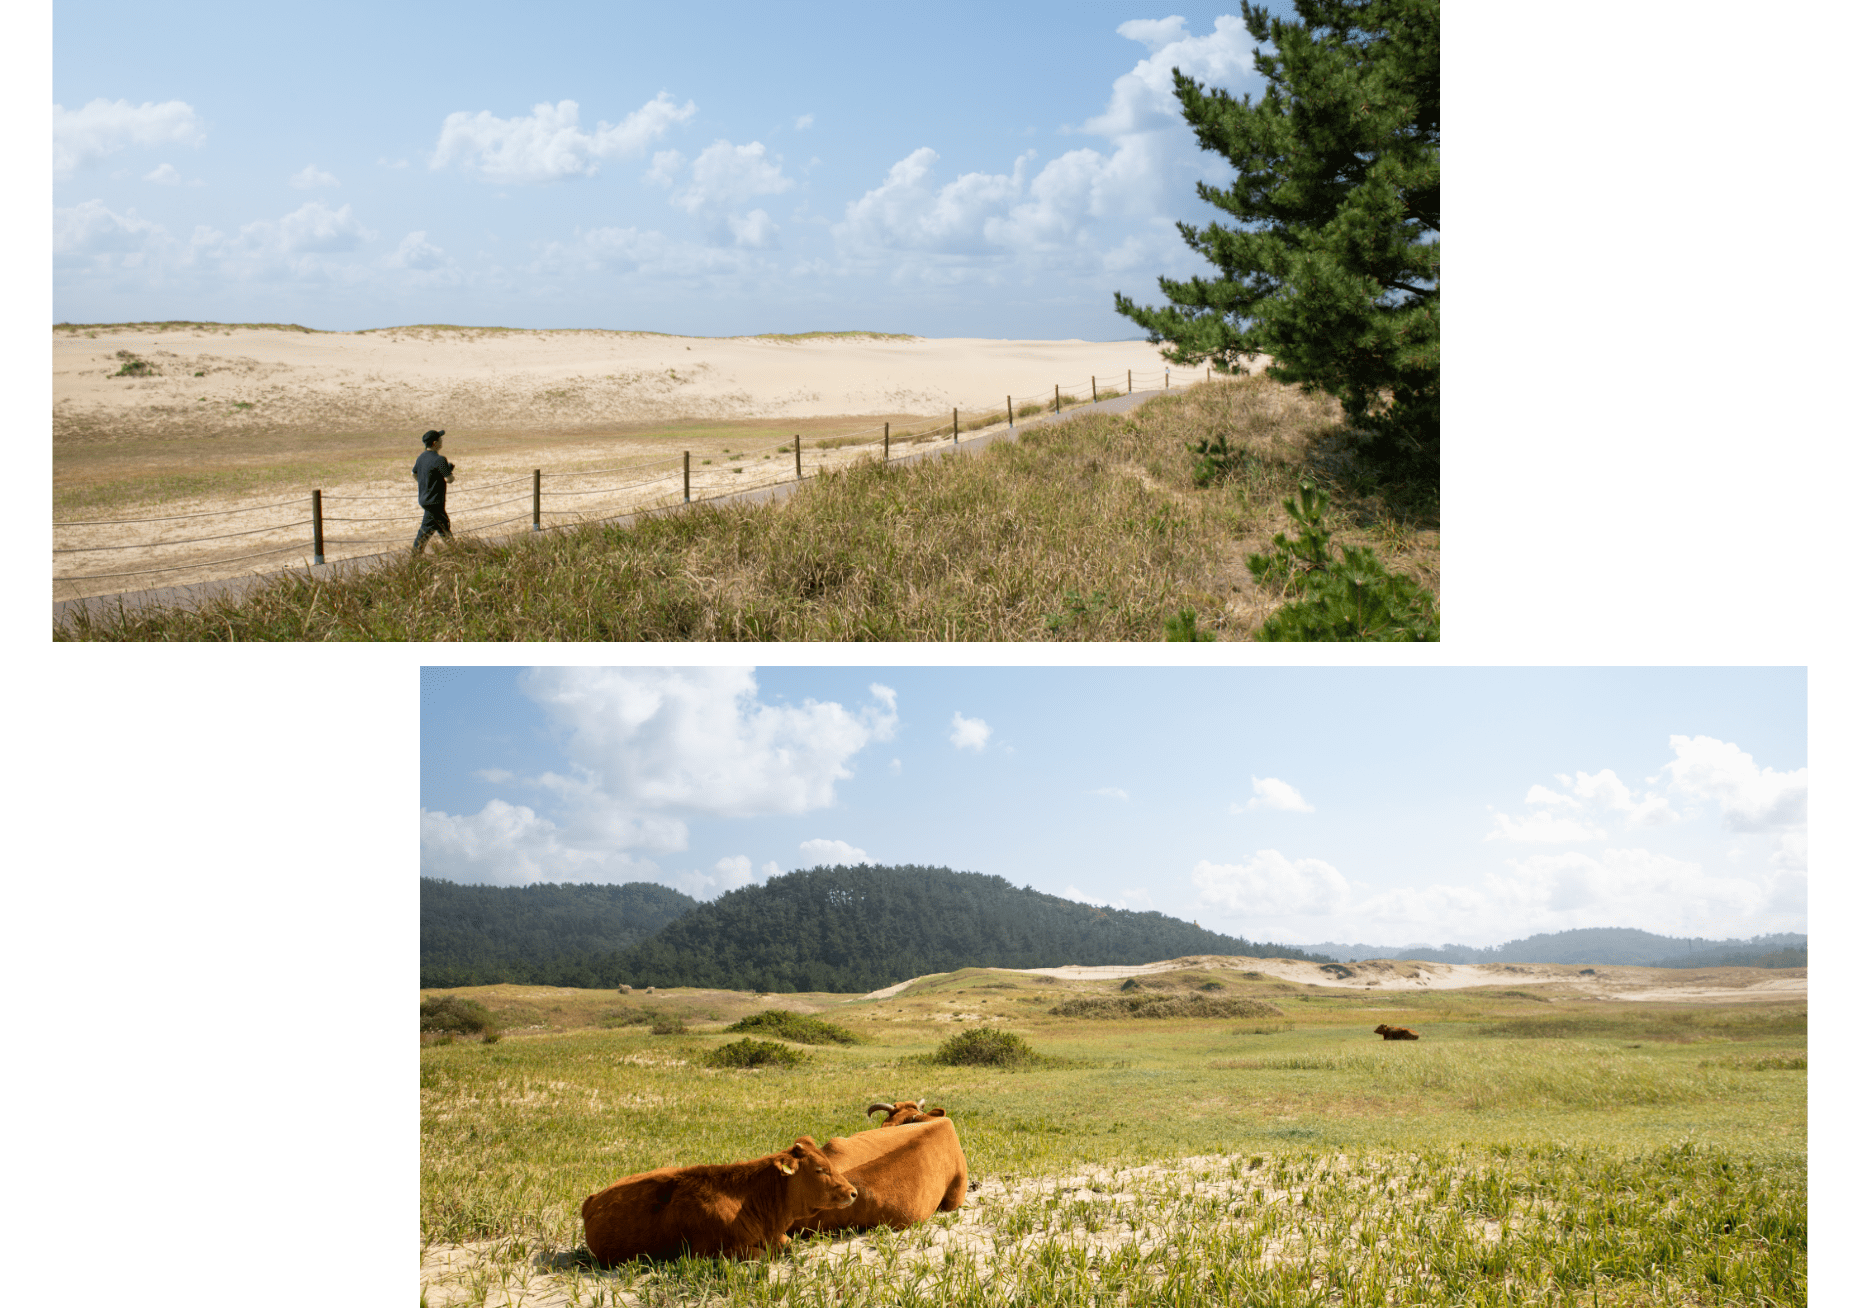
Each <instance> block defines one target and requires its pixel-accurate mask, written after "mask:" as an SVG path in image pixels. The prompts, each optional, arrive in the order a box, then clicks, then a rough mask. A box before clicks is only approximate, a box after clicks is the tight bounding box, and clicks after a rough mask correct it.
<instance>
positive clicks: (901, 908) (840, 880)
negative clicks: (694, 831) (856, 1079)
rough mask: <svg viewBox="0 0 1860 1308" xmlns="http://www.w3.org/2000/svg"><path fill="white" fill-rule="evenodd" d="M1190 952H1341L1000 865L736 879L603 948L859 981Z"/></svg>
mask: <svg viewBox="0 0 1860 1308" xmlns="http://www.w3.org/2000/svg"><path fill="white" fill-rule="evenodd" d="M1184 954H1251V955H1263V956H1268V957H1285V958H1301V959H1310V960H1313V961H1316V962H1332V961H1334V960H1332V959H1330V958H1327V957H1326V956H1324V955H1322V954H1313V953H1311V952H1309V951H1306V950H1302V949H1291V948H1287V947H1286V946H1284V945H1260V944H1254V943H1252V942H1251V941H1248V940H1243V939H1241V938H1239V937H1237V936H1226V935H1221V934H1220V933H1218V932H1214V931H1207V930H1203V929H1202V928H1201V927H1199V926H1196V925H1194V924H1192V923H1188V922H1184V921H1182V920H1181V919H1180V918H1173V917H1164V916H1163V915H1162V914H1161V913H1133V912H1129V911H1127V910H1124V909H1114V908H1095V907H1093V906H1092V905H1090V904H1080V903H1077V902H1075V901H1073V900H1070V899H1061V898H1060V897H1059V896H1057V895H1048V894H1042V893H1041V892H1039V891H1037V890H1034V889H1032V888H1031V887H1016V886H1012V885H1010V884H1008V882H1007V881H1005V880H1003V879H1002V878H1001V877H996V876H984V875H982V874H980V873H976V872H952V871H950V870H949V869H948V868H932V867H872V866H870V865H863V864H862V865H861V866H859V867H843V866H835V867H819V868H815V869H813V870H812V871H808V872H792V873H789V874H788V875H787V876H781V877H772V878H770V879H769V881H768V882H767V883H766V884H764V885H760V886H749V887H746V888H744V889H742V890H733V891H731V892H729V893H728V894H725V895H722V896H720V897H719V898H717V899H716V900H714V901H712V902H711V903H708V904H702V905H700V906H699V907H697V908H695V909H693V910H692V911H691V912H689V913H686V914H685V915H684V916H682V917H680V918H678V919H677V920H676V921H674V922H672V923H671V924H670V925H668V926H667V927H665V928H664V929H663V930H661V931H660V932H659V933H658V934H657V935H655V936H653V937H652V938H651V939H650V940H647V941H644V942H642V943H640V944H637V945H634V946H632V947H631V948H629V949H625V950H622V951H620V952H618V953H616V954H614V955H612V956H610V957H609V958H607V959H604V960H602V961H601V963H600V965H599V974H600V976H601V977H602V979H603V983H605V984H619V983H621V982H626V983H629V984H632V985H650V986H708V987H716V988H718V989H727V990H763V991H775V992H792V991H797V990H815V991H834V992H840V993H855V994H856V993H859V992H862V991H866V990H876V989H878V988H880V987H882V986H887V985H892V984H894V983H896V982H899V981H906V980H909V979H910V978H911V977H914V976H922V975H923V974H925V973H927V972H950V971H954V970H955V969H957V968H961V967H1057V966H1060V965H1062V964H1066V963H1077V964H1083V965H1091V964H1107V963H1154V962H1159V961H1161V960H1163V959H1168V958H1179V957H1181V956H1183V955H1184Z"/></svg>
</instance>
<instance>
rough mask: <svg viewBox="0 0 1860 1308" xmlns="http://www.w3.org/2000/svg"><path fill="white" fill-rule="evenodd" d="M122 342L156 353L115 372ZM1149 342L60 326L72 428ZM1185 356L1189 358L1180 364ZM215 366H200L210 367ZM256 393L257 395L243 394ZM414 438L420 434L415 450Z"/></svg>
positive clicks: (986, 368)
mask: <svg viewBox="0 0 1860 1308" xmlns="http://www.w3.org/2000/svg"><path fill="white" fill-rule="evenodd" d="M119 351H126V352H128V353H131V354H134V355H137V356H139V357H141V358H143V359H145V360H147V361H148V363H149V364H150V365H151V366H152V367H153V368H155V369H156V370H157V374H158V375H155V376H150V377H121V376H115V375H113V374H116V373H118V372H119V371H120V369H121V368H122V366H123V362H124V361H123V359H122V358H121V357H120V356H119V353H118V352H119ZM1164 366H1165V365H1164V363H1163V361H1162V359H1161V357H1160V355H1159V354H1158V353H1157V351H1156V348H1155V347H1154V346H1151V345H1147V344H1144V343H1142V342H1122V343H1098V342H1091V341H994V340H976V339H948V340H928V339H922V338H916V337H912V338H906V339H893V338H878V337H832V338H814V339H801V340H793V339H790V340H782V339H776V338H767V337H729V338H710V337H695V338H694V337H679V336H658V335H653V334H650V333H643V332H602V331H557V332H516V331H501V330H451V329H404V328H402V329H387V330H381V331H370V332H299V331H278V330H267V329H253V328H225V329H213V328H209V327H205V326H202V327H197V328H182V329H176V330H171V331H153V330H148V329H120V330H105V331H100V332H97V333H96V334H95V335H91V334H89V333H72V332H67V331H55V332H54V333H53V341H52V431H53V436H54V439H55V440H59V441H111V440H122V439H126V438H128V437H130V436H134V435H158V434H161V435H171V434H182V433H185V434H187V435H206V434H212V433H214V432H222V431H223V432H227V433H233V432H256V431H278V430H282V429H301V428H305V427H315V428H320V429H323V430H328V431H373V430H384V429H392V428H398V427H404V428H408V429H409V431H410V436H409V439H410V440H414V439H417V437H418V435H419V432H420V431H422V430H424V429H425V428H428V427H438V428H442V429H444V430H445V431H447V432H448V433H453V434H456V435H457V436H460V437H463V436H465V435H468V434H469V433H471V432H474V431H502V430H524V431H543V430H548V431H563V430H573V429H575V428H581V427H614V426H618V425H624V424H628V423H639V422H659V421H668V420H674V419H687V418H705V419H730V418H782V417H790V418H807V417H822V416H828V415H838V414H905V413H914V414H923V415H926V416H928V415H935V414H940V413H942V412H943V411H944V410H946V409H949V408H951V407H957V406H959V407H963V408H983V407H995V406H999V405H1001V404H1003V403H1004V402H1005V397H1006V396H1008V395H1010V394H1012V395H1015V396H1017V397H1018V399H1017V403H1018V402H1019V400H1036V399H1040V398H1041V397H1045V398H1047V399H1051V398H1052V394H1053V387H1054V385H1055V384H1057V385H1058V386H1060V387H1061V388H1062V389H1064V390H1066V391H1068V392H1071V393H1074V394H1079V395H1081V396H1083V395H1089V394H1090V388H1091V378H1092V377H1093V376H1094V375H1095V376H1096V377H1097V378H1098V380H1099V384H1100V385H1115V386H1116V387H1117V388H1118V389H1119V390H1122V389H1123V388H1124V384H1125V375H1126V373H1127V372H1128V371H1130V370H1135V371H1136V372H1138V373H1151V374H1158V373H1160V372H1161V370H1162V368H1163V367H1164ZM1178 371H1179V370H1178ZM197 373H199V374H203V375H200V376H196V375H195V374H197ZM237 405H247V406H250V407H248V408H237V407H235V406H237ZM416 452H417V451H416Z"/></svg>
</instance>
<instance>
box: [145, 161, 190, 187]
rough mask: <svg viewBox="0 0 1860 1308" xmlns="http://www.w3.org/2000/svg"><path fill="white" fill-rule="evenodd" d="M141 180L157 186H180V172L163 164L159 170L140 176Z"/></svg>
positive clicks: (171, 165)
mask: <svg viewBox="0 0 1860 1308" xmlns="http://www.w3.org/2000/svg"><path fill="white" fill-rule="evenodd" d="M142 180H143V181H145V182H154V183H155V184H156V185H157V186H179V185H180V184H181V171H180V169H178V168H176V167H175V166H174V165H173V164H170V163H165V164H162V165H161V166H160V167H159V168H156V169H155V170H154V171H153V172H147V173H144V174H142Z"/></svg>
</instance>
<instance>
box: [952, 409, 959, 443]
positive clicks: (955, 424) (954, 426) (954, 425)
mask: <svg viewBox="0 0 1860 1308" xmlns="http://www.w3.org/2000/svg"><path fill="white" fill-rule="evenodd" d="M961 431H962V427H961V426H960V425H959V423H958V422H957V414H956V411H955V410H954V409H951V410H950V411H949V439H950V440H951V442H955V441H959V440H961V439H962V437H961V436H960V435H959V434H958V433H960V432H961Z"/></svg>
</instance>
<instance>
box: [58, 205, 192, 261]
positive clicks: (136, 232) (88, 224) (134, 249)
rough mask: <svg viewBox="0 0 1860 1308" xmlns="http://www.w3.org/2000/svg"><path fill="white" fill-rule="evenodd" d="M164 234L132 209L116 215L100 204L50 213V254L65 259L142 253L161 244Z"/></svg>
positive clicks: (164, 231)
mask: <svg viewBox="0 0 1860 1308" xmlns="http://www.w3.org/2000/svg"><path fill="white" fill-rule="evenodd" d="M166 238H167V231H166V229H165V228H163V227H162V226H161V225H160V224H159V223H155V222H151V221H150V220H149V219H147V218H143V217H140V216H139V215H137V213H136V211H135V210H134V209H133V208H131V209H129V210H128V211H127V212H125V213H121V214H119V213H116V212H114V211H113V210H111V209H110V208H109V207H107V206H106V205H105V204H104V203H103V201H102V200H86V201H85V202H84V203H82V204H78V205H73V206H71V207H70V208H68V209H54V210H52V253H53V254H54V255H62V256H68V257H88V256H98V255H106V256H107V255H122V254H131V253H141V252H144V251H146V250H148V249H150V248H151V247H152V246H155V245H158V244H161V243H162V242H164V241H165V240H166Z"/></svg>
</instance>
